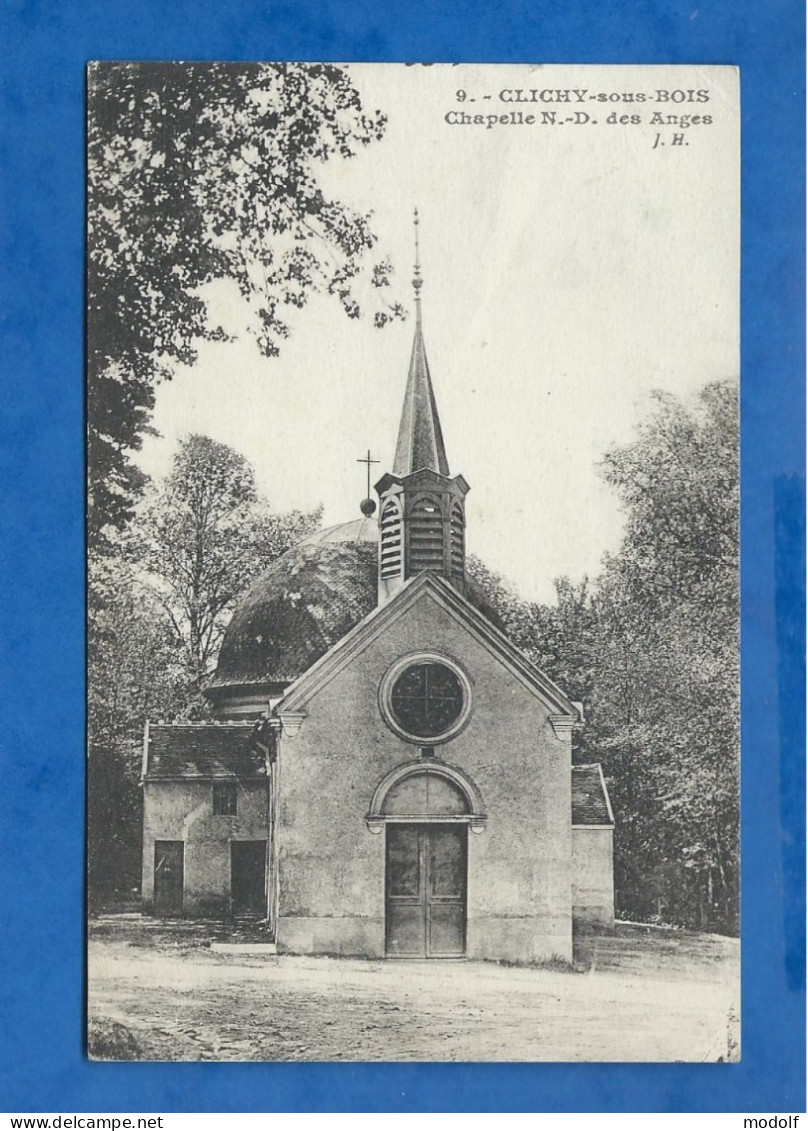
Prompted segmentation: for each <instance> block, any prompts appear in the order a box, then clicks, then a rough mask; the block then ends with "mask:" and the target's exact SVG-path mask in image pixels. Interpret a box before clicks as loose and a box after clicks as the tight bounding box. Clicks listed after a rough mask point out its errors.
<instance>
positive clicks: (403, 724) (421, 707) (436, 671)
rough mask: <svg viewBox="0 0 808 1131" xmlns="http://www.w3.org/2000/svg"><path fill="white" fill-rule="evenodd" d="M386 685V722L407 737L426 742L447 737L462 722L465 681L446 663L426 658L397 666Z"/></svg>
mask: <svg viewBox="0 0 808 1131" xmlns="http://www.w3.org/2000/svg"><path fill="white" fill-rule="evenodd" d="M386 685H387V686H386V689H385V690H386V695H385V699H386V704H385V705H386V707H387V712H389V716H390V721H391V722H392V723H393V725H394V726H395V728H396V729H397V730H399V731H400V732H401V733H402V734H403V735H405V736H406V737H408V738H413V739H415V740H417V741H424V742H427V741H430V740H435V739H439V738H445V737H449V736H450V735H451V734H453V733H456V731H457V730H458V729H459V727H460V724H461V723H462V722H463V721H464V717H465V714H466V711H467V706H468V689H467V685H466V681H465V680H464V679H463V678H461V675H460V673H459V672H458V671H456V670H455V669H454V668H451V667H449V665H448V664H445V663H440V662H439V661H438V660H437V659H432V658H431V657H430V658H429V659H419V660H418V661H416V662H413V663H409V664H407V665H406V666H404V667H402V666H397V668H396V669H395V670H394V671H393V672H391V673H389V674H388V679H387V680H386ZM387 712H386V713H387Z"/></svg>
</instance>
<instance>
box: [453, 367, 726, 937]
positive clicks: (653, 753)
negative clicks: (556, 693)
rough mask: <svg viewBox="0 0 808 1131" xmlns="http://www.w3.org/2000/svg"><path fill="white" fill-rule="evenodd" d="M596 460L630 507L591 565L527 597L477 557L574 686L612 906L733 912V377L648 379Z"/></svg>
mask: <svg viewBox="0 0 808 1131" xmlns="http://www.w3.org/2000/svg"><path fill="white" fill-rule="evenodd" d="M602 470H603V473H604V475H605V477H606V479H607V481H608V482H609V483H611V485H612V486H613V487H614V488H615V489H616V490H617V491H618V493H619V495H620V498H621V501H622V504H623V509H624V513H625V519H626V522H625V530H624V535H623V539H622V544H621V546H620V549H619V551H618V552H617V553H616V554H614V555H611V556H609V557H607V558H606V559H605V561H604V567H603V571H602V573H601V574H600V576H599V577H597V578H596V579H594V581H592V582H590V581H587V580H584V581H583V582H581V583H578V584H573V583H572V582H571V581H570V580H569V579H567V578H560V579H558V580H557V581H556V603H555V604H554V605H553V606H543V605H538V604H531V603H529V602H524V601H522V600H520V599H519V598H518V596H517V595H516V594H515V593H514V591H513V590H512V589H511V588H510V587H509V586H508V585H507V584H506V583H504V582H503V581H502V579H501V578H498V577H497V576H496V575H492V574H490V573H489V572H488V571H486V570H485V569H484V567H481V566H480V565H479V563H476V562H472V563H470V565H471V569H470V572H471V574H472V576H474V577H475V578H476V579H477V580H478V581H480V582H481V583H482V584H484V585H485V587H486V588H487V590H488V591H489V593H490V595H491V596H492V599H493V601H494V604H495V606H496V608H497V610H498V612H499V614H500V616H501V617H502V619H503V621H504V623H505V627H506V629H507V632H508V634H509V636H510V637H511V639H512V640H513V641H514V643H515V644H517V646H518V647H520V648H521V649H522V650H523V651H524V652H525V653H526V654H527V655H528V656H529V657H530V658H531V659H532V660H533V661H534V662H535V663H536V664H537V665H538V666H539V667H541V668H542V669H543V670H544V671H546V672H547V674H548V675H549V676H550V677H551V678H552V679H554V680H555V681H556V682H557V683H558V684H559V685H560V686H561V687H562V688H563V689H564V690H565V692H566V693H567V694H568V695H569V696H570V697H571V698H572V699H574V700H579V701H581V702H582V703H583V705H584V714H585V719H586V725H585V727H584V729H583V731H582V732H580V733H579V734H577V735H576V736H575V748H574V752H573V758H574V760H575V761H577V762H586V761H599V762H602V763H603V766H604V770H605V773H606V776H607V780H608V784H609V790H610V793H611V798H612V803H613V806H614V809H615V813H616V818H617V821H616V828H615V886H616V891H617V900H618V911H619V912H620V913H622V914H624V915H629V916H632V917H639V918H643V919H647V918H650V917H657V918H661V919H664V920H666V921H671V922H675V923H679V924H682V925H686V926H693V927H702V928H703V927H707V926H709V927H713V928H717V929H720V930H724V931H729V932H734V931H736V930H737V924H738V746H739V730H738V676H739V673H738V427H737V391H736V388H735V386H734V385H733V384H731V383H729V382H721V383H716V384H712V385H708V386H706V387H705V388H704V389H703V390H702V391H701V392H700V393H699V394H698V396H697V397H696V398H695V399H694V400H692V401H690V402H688V401H684V400H679V399H677V398H675V397H672V396H669V395H667V394H657V395H656V396H655V398H654V405H653V411H652V412H651V414H650V415H649V416H648V417H647V418H646V419H645V420H644V421H643V422H642V424H641V426H640V429H639V434H638V436H637V438H636V439H635V440H634V441H633V442H631V443H629V444H626V445H624V446H622V447H619V448H615V449H613V450H612V451H611V452H609V453H608V454H607V455H606V457H605V459H604V461H603V464H602Z"/></svg>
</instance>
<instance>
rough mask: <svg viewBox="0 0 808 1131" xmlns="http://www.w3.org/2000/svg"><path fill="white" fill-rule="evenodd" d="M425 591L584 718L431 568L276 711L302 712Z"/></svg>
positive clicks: (546, 700)
mask: <svg viewBox="0 0 808 1131" xmlns="http://www.w3.org/2000/svg"><path fill="white" fill-rule="evenodd" d="M425 596H428V597H430V598H431V599H433V600H435V601H436V602H437V604H438V605H439V606H440V607H441V608H442V609H443V610H444V611H445V612H447V613H448V614H449V615H450V616H452V617H454V619H455V620H456V621H458V622H459V623H460V624H461V625H462V626H463V627H464V628H465V629H466V630H467V631H468V632H469V633H470V634H471V635H472V636H473V637H474V638H475V639H476V640H477V641H478V642H479V643H481V644H482V645H483V646H484V647H486V648H487V649H488V650H489V651H490V652H492V653H493V654H494V655H495V656H497V658H498V659H499V660H500V662H501V663H502V664H503V665H504V666H505V667H506V668H507V669H508V670H509V671H510V672H511V674H512V675H514V676H515V677H516V678H517V679H518V680H519V681H520V682H521V683H522V684H523V685H524V686H525V687H527V688H528V690H530V691H532V692H533V694H534V695H536V697H537V698H538V699H540V700H541V702H542V703H543V704H544V705H545V706H546V707H547V708H548V709H549V710H550V711H552V712H554V713H555V714H556V715H558V716H566V717H569V718H571V719H574V720H576V721H577V720H579V719H580V711H579V709H578V707H577V706H576V705H575V704H574V703H572V702H571V701H570V700H569V699H568V698H567V696H566V695H565V694H564V692H563V691H562V690H561V688H559V687H557V686H556V684H554V683H553V681H552V680H551V679H549V678H548V677H547V676H546V675H545V674H544V673H543V672H541V671H539V669H538V668H537V667H535V665H533V664H532V663H531V662H530V661H529V660H528V659H527V658H526V657H525V656H523V655H522V653H521V652H520V651H519V649H518V648H516V647H514V645H513V644H512V643H511V642H510V640H509V639H508V637H507V636H505V634H504V633H502V632H500V631H499V629H498V628H495V627H494V625H493V624H491V622H490V621H489V620H488V619H487V618H486V617H485V616H483V614H482V613H480V612H478V611H477V609H475V608H474V606H473V605H471V604H470V603H469V602H468V601H467V600H466V599H465V597H463V596H462V595H461V594H460V593H458V591H457V590H456V589H455V588H454V586H453V585H450V584H449V582H448V581H446V580H445V579H444V578H443V577H440V576H439V575H437V574H432V573H421V574H418V576H417V577H413V578H410V579H409V580H408V581H406V582H405V583H404V584H403V585H402V586H401V588H400V589H399V590H398V591H397V592H396V593H395V594H394V596H392V597H391V598H390V599H389V600H388V601H387V602H386V603H385V604H383V605H379V606H378V607H377V608H375V609H373V610H372V612H370V613H368V615H367V616H366V617H365V618H364V620H361V621H360V622H359V624H357V625H355V626H354V628H352V629H351V630H350V632H348V633H347V634H346V635H345V636H343V637H342V639H341V640H339V641H338V642H337V643H336V644H334V645H333V646H332V647H331V648H330V649H329V651H328V652H326V654H325V655H324V656H322V657H321V658H320V659H319V660H317V661H316V663H314V664H312V666H311V667H310V668H309V669H308V671H306V672H304V673H303V675H301V676H300V677H299V679H297V680H295V682H294V683H293V684H292V685H291V686H290V687H288V688H287V689H286V693H285V694H284V696H283V699H282V700H281V701H280V703H279V704H278V705H277V707H276V709H275V710H276V713H277V714H279V715H282V714H284V713H285V712H296V711H300V710H301V708H303V707H304V706H305V704H306V703H307V702H308V701H309V700H310V699H312V698H313V697H314V696H315V695H316V694H317V693H318V692H319V691H320V689H321V688H323V687H325V686H326V684H328V683H330V682H331V680H332V679H333V678H334V676H336V675H337V673H338V672H340V671H341V670H342V669H343V668H344V667H345V666H346V665H347V664H348V663H350V662H351V660H352V659H353V658H354V657H355V656H357V655H359V654H360V653H362V652H364V650H365V649H366V648H367V647H368V646H369V645H370V644H371V643H372V642H373V640H375V639H376V637H377V636H378V635H379V634H380V633H382V632H384V631H386V630H387V629H388V628H389V627H390V626H391V625H392V624H395V622H396V621H397V620H399V618H400V617H402V616H403V615H404V614H405V613H406V612H407V611H408V609H410V608H412V606H413V605H414V604H415V602H416V601H418V600H420V599H422V598H423V597H425Z"/></svg>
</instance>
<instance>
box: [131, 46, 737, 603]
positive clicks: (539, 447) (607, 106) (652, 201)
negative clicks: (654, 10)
mask: <svg viewBox="0 0 808 1131" xmlns="http://www.w3.org/2000/svg"><path fill="white" fill-rule="evenodd" d="M347 69H348V70H349V72H350V74H351V76H352V78H353V81H354V83H355V85H356V86H357V88H358V89H359V91H360V94H361V96H362V100H363V105H364V106H365V107H366V108H367V109H371V110H372V109H377V108H378V109H381V110H383V111H384V112H385V113H386V114H387V115H388V126H387V130H386V133H385V136H384V138H383V140H382V141H381V142H380V143H377V144H374V145H371V146H369V147H368V148H367V149H365V150H363V151H362V152H361V154H360V155H358V156H357V157H356V158H354V159H352V160H350V161H337V162H331V163H329V164H328V165H325V166H323V167H322V180H323V183H324V186H325V188H326V190H327V191H329V192H333V193H334V194H335V195H336V196H337V197H338V198H339V199H340V200H342V201H344V202H346V203H349V204H351V205H353V206H354V207H356V208H357V209H359V210H361V211H365V212H366V211H372V213H373V218H372V227H373V230H374V231H375V233H376V234H377V236H378V244H377V248H376V249H374V253H373V254H372V259H373V260H374V261H375V260H376V259H378V258H379V255H380V254H387V255H389V257H390V259H391V261H392V263H393V266H394V269H395V275H394V284H395V294H396V297H398V298H401V300H402V301H403V302H405V304H407V305H408V307H409V308H410V310H411V309H412V303H411V297H412V291H411V287H410V282H409V281H410V279H411V276H412V263H413V227H412V210H413V207H414V206H416V205H417V207H418V209H419V213H420V219H421V223H420V237H421V238H420V244H421V266H422V274H423V278H424V287H423V291H422V297H423V327H424V337H425V342H426V350H427V356H428V358H429V364H430V370H431V374H432V380H433V385H434V389H435V395H436V399H437V403H438V409H439V413H440V417H441V423H442V426H443V434H444V438H445V441H446V448H447V453H448V458H449V464H450V469H451V472H452V474H458V473H462V474H463V476H464V477H465V478H466V480H467V481H468V482H469V484H470V485H471V491H470V493H469V496H468V498H467V541H468V548H469V551H470V552H473V553H476V554H477V555H478V556H479V557H481V558H482V559H483V561H484V562H485V563H486V565H487V566H488V567H489V568H490V569H492V570H494V571H495V572H497V573H500V574H502V575H503V576H504V577H505V578H506V579H508V580H509V581H511V582H512V583H513V584H514V586H515V587H516V589H517V590H518V591H519V592H520V593H521V595H522V596H523V597H525V598H528V599H531V600H539V601H544V602H551V601H552V600H553V597H554V588H553V581H554V579H555V578H556V577H559V576H567V577H570V578H571V579H573V580H580V579H581V578H582V577H583V576H585V575H589V576H594V575H596V574H597V572H598V569H599V565H600V562H601V559H602V557H603V554H604V553H606V552H612V551H614V550H616V549H617V548H618V546H619V544H620V539H621V534H622V515H621V512H620V508H619V502H618V499H617V497H616V496H615V494H614V492H613V490H612V489H611V488H609V487H608V486H607V485H606V484H605V483H604V482H603V481H602V478H601V477H600V475H599V472H598V463H599V461H600V460H601V459H602V458H603V456H604V454H605V453H606V452H607V451H608V450H609V449H611V448H612V447H614V446H615V445H619V444H625V443H628V442H630V441H631V439H632V437H633V436H634V435H636V429H637V426H638V423H639V422H640V421H641V420H642V418H643V417H644V416H646V415H647V414H648V412H649V409H650V406H651V393H652V391H653V390H655V389H663V390H667V391H669V392H672V393H676V394H679V395H683V396H687V395H690V394H692V393H694V392H695V391H696V390H698V389H699V388H700V387H702V386H703V385H704V384H706V383H707V382H709V381H714V380H719V379H725V378H730V379H733V380H735V379H737V377H738V365H739V360H738V359H739V328H738V319H739V255H740V244H739V148H738V122H739V110H738V93H737V72H736V71H735V70H734V69H733V68H704V67H594V66H593V67H568V66H543V67H526V66H511V65H504V66H499V67H497V66H489V65H485V66H482V65H480V66H472V65H459V66H429V67H426V66H411V67H407V66H403V65H385V66H381V65H370V64H368V65H350V66H348V67H347ZM517 90H521V91H523V92H529V91H536V92H538V93H537V94H535V95H530V94H529V93H524V94H523V95H521V96H520V97H522V98H533V99H540V98H541V99H548V98H549V99H555V98H557V97H558V96H557V95H555V94H553V93H552V92H555V91H573V90H577V91H579V92H582V93H581V94H579V95H573V94H571V95H569V97H570V98H571V99H573V100H574V101H572V102H570V103H563V102H555V101H536V102H526V103H515V102H514V101H512V100H513V98H514V97H516V96H515V95H514V94H513V93H512V92H514V91H517ZM503 91H504V92H506V93H505V95H504V99H503V98H502V97H500V92H503ZM657 91H663V92H666V93H664V94H662V95H657V93H656V92H657ZM688 91H691V92H694V93H692V94H688V93H687V92H688ZM698 91H704V92H706V94H707V98H706V100H704V101H699V100H698V99H699V98H701V97H702V96H701V95H698V94H697V93H696V92H698ZM458 92H462V94H461V93H458ZM540 92H549V93H545V94H541V93H540ZM673 92H681V95H679V94H677V95H675V96H674V94H673ZM638 93H642V94H644V95H645V101H644V102H638V101H637V100H636V95H637V94H638ZM598 95H603V96H604V98H605V101H603V102H601V101H599V99H598V97H597V96H598ZM627 95H632V96H633V100H632V101H627V100H625V99H624V97H623V96H627ZM561 97H564V96H563V95H562V96H561ZM618 97H619V100H618ZM674 97H676V98H681V99H682V100H681V101H673V98H674ZM660 98H661V99H662V100H661V101H658V99H660ZM472 99H474V101H473V102H472ZM543 111H544V112H547V111H551V112H552V111H555V112H556V123H555V125H551V124H542V125H540V124H538V121H537V122H534V123H533V124H527V123H524V122H523V123H522V124H511V123H508V124H504V123H497V124H496V125H495V126H492V127H491V128H487V126H486V124H482V125H477V124H474V123H473V122H472V123H470V124H449V122H447V120H446V115H447V114H452V113H454V114H457V113H458V112H462V113H466V114H469V115H470V116H472V117H473V116H474V114H483V115H485V116H488V115H496V116H501V115H503V114H509V113H511V112H516V113H520V112H521V113H522V114H523V115H526V114H529V113H530V114H533V115H534V117H535V118H536V119H539V118H540V116H541V114H542V112H543ZM655 112H656V113H658V114H662V115H663V116H664V117H667V116H668V115H676V117H677V119H678V122H677V123H668V122H667V121H665V122H663V123H662V124H660V123H659V119H658V118H657V119H656V121H655V120H654V119H653V114H654V113H655ZM576 114H577V115H578V118H577V119H575V115H576ZM581 115H587V118H586V119H584V118H583V117H581ZM610 115H612V117H613V118H614V119H617V120H613V121H609V116H610ZM632 115H634V116H635V117H637V118H639V119H640V120H639V121H637V122H632V121H631V120H630V119H631V116H632ZM681 115H690V116H691V117H690V118H689V119H688V123H687V125H685V126H682V125H681ZM693 115H698V116H699V117H701V118H702V119H703V118H704V116H705V115H706V116H707V117H709V118H710V119H711V121H709V122H704V121H703V120H702V121H700V122H693V119H692V116H693ZM570 117H573V119H574V120H573V121H569V120H567V119H569V118H570ZM620 117H624V118H627V119H628V120H627V121H624V122H622V123H621V122H620V121H619V119H620ZM559 119H561V120H560V121H559ZM450 121H452V119H451V118H450ZM677 135H678V137H679V138H681V139H682V141H681V142H675V141H674V138H675V137H676V136H677ZM206 297H207V298H208V300H209V302H210V304H211V311H212V316H213V317H214V318H216V319H217V320H218V321H221V322H222V324H223V325H224V326H225V327H226V329H228V331H230V332H231V334H233V335H234V336H235V340H233V341H230V342H210V343H202V344H201V346H200V348H199V352H198V358H197V361H196V363H195V364H194V365H193V366H192V367H181V366H175V367H174V377H173V379H172V380H171V381H170V382H168V383H165V384H163V385H161V386H160V387H159V389H158V393H157V403H156V407H155V413H154V425H155V427H156V428H157V430H158V432H159V433H160V435H159V437H156V438H149V439H147V440H146V442H145V443H144V447H143V451H142V452H141V453H140V454H139V457H138V459H139V463H140V465H141V466H142V468H143V469H144V470H145V471H146V472H147V473H148V474H150V475H152V476H154V477H159V476H161V475H163V474H165V473H166V472H167V471H168V470H169V469H170V465H171V460H172V457H173V454H174V452H175V451H176V446H177V442H178V439H179V438H180V437H181V436H182V435H184V434H188V433H191V432H199V433H202V434H205V435H208V436H211V437H213V438H214V439H215V440H218V441H220V442H222V443H226V444H228V445H230V446H231V447H233V448H235V449H236V450H237V451H239V452H240V453H241V454H242V455H244V456H245V457H246V458H247V459H248V460H249V461H250V462H251V463H252V464H253V466H254V467H255V470H256V477H257V482H258V486H259V489H260V490H261V491H262V492H263V493H264V494H265V495H266V496H267V497H268V498H269V499H270V501H271V503H272V504H273V506H274V507H275V508H276V509H278V510H291V509H300V510H309V509H313V508H314V507H316V506H318V505H320V504H322V505H323V507H324V516H323V521H324V523H325V524H326V525H331V524H335V523H339V522H347V521H350V520H351V519H353V518H355V517H357V516H358V514H359V503H360V501H361V499H362V498H363V497H364V495H365V468H364V466H362V465H361V464H360V463H358V462H357V460H359V459H360V458H361V457H363V456H364V454H365V452H366V451H367V449H368V448H370V450H371V452H372V455H373V456H374V458H377V459H379V460H380V461H381V462H380V464H379V465H378V466H377V467H375V468H374V475H375V476H381V474H382V473H383V472H384V471H386V470H389V469H390V468H391V466H392V460H393V455H394V451H395V442H396V434H397V429H398V421H399V416H400V413H401V405H402V401H403V397H404V388H405V383H406V377H407V368H408V364H409V355H410V348H411V343H412V333H413V319H412V317H410V318H409V319H408V320H407V321H406V322H395V323H393V324H391V325H388V326H387V327H385V328H383V329H381V330H377V329H375V328H374V327H373V325H372V323H371V322H370V321H369V320H367V319H360V320H349V319H348V318H347V317H346V316H345V315H344V313H343V312H342V311H341V309H339V307H338V306H337V304H336V303H335V302H334V301H333V300H329V299H327V298H325V297H323V296H315V297H314V298H313V299H312V300H311V301H310V302H309V304H308V306H307V307H306V308H305V309H304V310H302V311H295V317H294V318H293V319H291V320H290V322H291V327H292V333H291V336H290V338H289V339H288V341H287V342H285V343H284V344H283V348H282V354H281V357H280V358H274V359H266V358H262V357H261V356H260V354H259V352H258V348H257V346H256V345H255V343H254V341H253V340H252V339H251V337H250V336H249V333H248V332H247V331H246V318H245V311H244V309H243V307H242V300H241V298H240V296H239V295H238V292H237V290H236V288H235V286H234V285H232V284H229V283H222V284H215V285H213V286H212V287H210V288H209V289H208V291H207V295H206Z"/></svg>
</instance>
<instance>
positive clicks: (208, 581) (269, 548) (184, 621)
mask: <svg viewBox="0 0 808 1131" xmlns="http://www.w3.org/2000/svg"><path fill="white" fill-rule="evenodd" d="M320 515H321V512H320V511H319V510H317V511H314V512H312V513H309V514H303V513H301V512H300V511H293V512H291V513H289V514H281V515H279V514H273V513H272V512H271V511H270V510H269V508H268V506H267V504H266V503H265V502H262V501H261V500H260V499H259V498H258V494H257V491H256V487H255V476H254V473H253V469H252V467H251V466H250V464H249V463H248V462H247V461H246V460H245V459H244V458H243V457H242V456H240V455H239V454H238V453H237V452H235V451H233V450H232V449H231V448H228V447H227V446H226V445H224V444H218V443H216V442H215V441H213V440H211V439H209V438H208V437H207V436H197V435H192V436H189V437H187V438H186V439H184V440H183V441H182V442H181V443H180V446H179V450H178V452H177V454H176V456H175V458H174V462H173V466H172V469H171V473H170V474H169V475H168V476H167V478H166V480H165V481H164V483H162V484H161V485H160V486H159V488H155V489H154V490H153V492H152V494H151V497H150V498H149V500H148V502H147V503H146V505H145V506H144V508H143V510H142V513H141V514H140V516H139V518H138V522H137V529H136V533H135V537H134V541H133V546H134V552H135V554H136V557H137V560H138V562H139V564H140V566H141V568H142V569H143V571H144V583H145V584H146V585H147V586H148V588H149V591H150V592H151V594H152V595H153V596H154V598H155V599H156V600H157V601H158V602H159V604H160V605H161V607H162V609H163V612H164V614H165V616H166V618H167V620H168V623H169V624H170V626H171V629H172V631H173V634H174V639H175V642H176V644H177V645H178V646H179V648H180V649H181V652H182V655H183V658H184V665H185V669H186V671H187V673H188V676H189V680H190V685H191V687H194V688H196V689H199V687H200V686H201V684H202V682H203V680H204V678H205V676H206V675H207V674H208V672H209V669H210V666H211V662H212V660H213V659H214V658H215V655H216V652H217V650H218V645H219V642H220V640H221V636H222V632H223V630H224V627H225V623H226V621H227V619H228V614H229V613H230V612H231V610H232V608H233V604H234V602H235V599H236V598H237V597H238V596H239V594H240V593H242V592H243V591H244V590H245V589H246V587H247V586H248V585H249V584H250V582H251V581H252V580H253V579H254V578H256V577H257V576H258V575H259V574H260V573H262V572H263V571H264V570H265V569H266V568H267V567H268V566H269V565H271V563H272V562H273V561H275V560H276V559H277V558H278V557H280V555H281V554H282V553H284V552H285V551H286V550H288V549H289V548H290V547H291V546H293V545H295V544H296V543H297V542H299V541H300V540H301V539H302V538H303V537H305V535H306V534H309V533H311V532H312V531H313V530H315V529H316V527H317V525H318V524H319V521H320Z"/></svg>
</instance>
